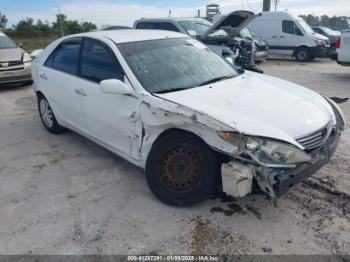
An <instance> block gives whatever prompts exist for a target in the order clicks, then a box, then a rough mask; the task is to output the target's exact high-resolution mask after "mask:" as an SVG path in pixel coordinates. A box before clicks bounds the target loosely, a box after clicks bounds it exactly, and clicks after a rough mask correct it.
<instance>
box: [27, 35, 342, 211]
mask: <svg viewBox="0 0 350 262" xmlns="http://www.w3.org/2000/svg"><path fill="white" fill-rule="evenodd" d="M32 75H33V79H34V91H35V93H36V94H37V97H38V108H39V113H40V116H41V119H42V122H43V124H44V126H45V127H46V128H47V130H48V131H50V132H51V133H54V134H59V133H61V132H64V131H65V129H66V128H68V129H70V130H74V131H76V132H78V133H79V134H82V135H83V136H85V137H87V138H89V139H91V140H93V141H95V142H96V143H98V144H100V145H102V146H103V147H105V148H107V149H109V150H111V151H112V152H114V153H116V154H117V155H119V156H121V157H123V158H125V159H127V160H128V161H130V162H132V163H134V164H135V165H137V166H139V167H141V168H144V169H145V173H146V179H147V182H148V184H149V187H150V188H151V190H152V192H153V193H154V194H155V195H156V196H157V197H158V198H159V199H160V200H161V201H163V202H164V203H167V204H171V205H178V206H185V205H193V204H195V203H198V202H200V201H203V200H205V199H207V198H208V197H209V196H210V195H211V194H212V193H213V191H214V190H215V189H216V188H219V189H221V190H223V191H224V192H226V193H227V194H230V195H233V196H235V197H243V196H245V195H247V194H250V193H253V191H254V190H253V189H254V188H255V186H254V185H257V186H256V188H260V191H263V192H265V193H266V194H268V195H269V196H271V197H272V198H277V197H280V196H281V195H283V194H284V193H285V192H286V191H287V190H288V189H289V188H290V187H291V186H293V185H296V184H298V183H300V182H301V181H303V180H304V179H306V178H307V177H309V176H310V175H312V174H313V173H315V172H316V171H317V170H319V169H320V168H321V167H322V166H324V165H325V164H326V163H328V161H329V159H330V157H331V156H332V154H333V153H334V151H335V150H336V148H337V145H338V142H339V139H340V135H341V131H342V130H343V129H344V126H345V120H344V116H343V113H342V111H341V110H340V108H339V107H338V106H337V105H336V104H334V103H333V102H332V101H330V100H328V99H327V98H324V97H322V96H320V95H318V94H316V93H314V92H312V91H310V90H308V89H306V88H304V87H301V86H298V85H295V84H292V83H289V82H286V81H283V80H280V79H277V78H273V77H270V76H265V75H260V74H255V73H252V72H247V71H243V70H238V69H237V68H235V67H234V66H233V65H231V64H230V63H228V62H227V61H225V60H224V59H222V58H221V57H219V56H218V55H216V54H215V53H214V52H212V51H210V50H209V49H208V48H207V47H205V46H204V45H203V44H201V43H200V42H198V41H196V40H194V39H192V38H190V37H188V36H186V35H183V34H180V33H174V32H167V31H150V30H123V31H102V32H93V33H84V34H79V35H71V36H67V37H64V38H62V39H59V40H57V41H55V42H53V43H52V44H51V45H49V46H48V47H47V48H46V49H45V50H44V51H43V52H42V53H41V54H40V55H39V57H38V58H37V59H35V60H34V63H33V68H32Z"/></svg>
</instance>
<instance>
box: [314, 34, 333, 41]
mask: <svg viewBox="0 0 350 262" xmlns="http://www.w3.org/2000/svg"><path fill="white" fill-rule="evenodd" d="M314 37H315V38H317V39H319V40H329V38H328V37H327V36H324V35H321V34H318V33H315V34H314Z"/></svg>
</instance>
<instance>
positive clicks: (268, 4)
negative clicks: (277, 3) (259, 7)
mask: <svg viewBox="0 0 350 262" xmlns="http://www.w3.org/2000/svg"><path fill="white" fill-rule="evenodd" d="M263 1H264V2H263V12H270V10H271V0H263Z"/></svg>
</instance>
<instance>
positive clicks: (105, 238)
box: [0, 60, 350, 255]
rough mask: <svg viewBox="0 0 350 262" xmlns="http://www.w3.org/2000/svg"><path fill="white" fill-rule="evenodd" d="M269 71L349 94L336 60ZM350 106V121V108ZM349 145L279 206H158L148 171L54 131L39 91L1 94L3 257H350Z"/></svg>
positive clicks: (348, 107)
mask: <svg viewBox="0 0 350 262" xmlns="http://www.w3.org/2000/svg"><path fill="white" fill-rule="evenodd" d="M261 67H262V68H263V69H264V70H265V72H266V73H267V74H270V75H274V76H278V77H281V78H284V79H287V80H290V81H293V82H296V83H299V84H302V85H305V86H306V87H308V88H311V89H313V90H315V91H317V92H319V93H322V94H323V95H327V96H337V97H350V84H349V83H350V68H349V67H348V68H346V67H341V66H338V65H336V64H335V63H333V62H330V61H328V60H318V61H315V62H312V63H307V64H301V63H297V62H295V61H291V60H270V61H268V62H266V63H264V64H262V65H261ZM282 106H283V105H282ZM342 107H343V109H344V111H345V113H346V115H347V116H348V117H349V114H350V102H347V103H345V104H343V105H342ZM281 110H283V108H282V109H281ZM349 120H350V119H349ZM349 146H350V132H349V130H346V131H345V132H344V135H343V137H342V140H341V144H340V146H339V149H338V151H337V153H336V155H335V156H334V158H333V159H332V161H331V162H330V164H329V165H327V166H326V167H324V168H323V169H322V170H321V171H319V172H318V173H317V174H315V175H314V177H313V178H310V179H309V180H307V181H306V182H304V183H303V184H301V185H299V186H297V187H295V188H293V189H292V190H291V191H290V192H289V193H288V194H286V195H285V196H284V197H282V198H281V199H280V200H279V201H278V206H277V207H274V205H273V203H272V202H270V201H269V200H267V199H266V198H265V197H264V196H249V197H246V198H244V199H240V200H237V201H231V202H230V201H229V202H225V201H223V200H220V199H216V200H208V201H206V202H205V203H202V204H200V205H197V206H195V207H191V208H173V207H169V206H165V205H163V204H161V203H160V202H158V201H157V200H156V199H155V197H154V196H153V195H152V194H151V192H150V190H149V189H148V187H147V185H146V181H145V178H144V174H143V172H142V170H140V169H138V168H136V167H134V166H132V165H131V164H129V163H127V162H125V161H124V160H122V159H120V158H118V157H117V156H115V155H113V154H112V153H110V152H108V151H106V150H105V149H103V148H101V147H99V146H97V145H96V144H94V143H92V142H90V141H88V140H86V139H85V138H83V137H81V136H79V135H77V134H74V133H72V132H67V133H66V134H64V135H60V136H54V135H51V134H49V133H48V132H46V130H45V129H44V128H43V126H42V124H41V122H40V120H39V117H38V115H37V111H36V99H35V97H34V96H33V93H32V90H31V88H30V87H2V88H0V181H1V183H0V214H1V219H0V254H3V255H9V254H40V255H44V254H125V255H126V254H141V253H143V254H200V253H205V254H254V255H258V254H308V255H310V254H338V255H346V254H347V255H350V175H349V171H350V150H349Z"/></svg>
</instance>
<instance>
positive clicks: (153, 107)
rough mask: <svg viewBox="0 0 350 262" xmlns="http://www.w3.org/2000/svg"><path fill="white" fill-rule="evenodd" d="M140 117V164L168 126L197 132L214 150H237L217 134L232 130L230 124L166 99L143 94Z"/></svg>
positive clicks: (144, 160) (230, 152) (231, 151)
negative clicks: (222, 122)
mask: <svg viewBox="0 0 350 262" xmlns="http://www.w3.org/2000/svg"><path fill="white" fill-rule="evenodd" d="M140 117H141V122H142V124H143V134H142V136H143V137H142V144H141V148H140V154H141V159H142V160H143V166H145V163H146V160H147V156H148V154H149V152H150V150H151V148H152V145H153V144H154V142H155V141H156V140H157V138H158V137H159V136H160V135H161V134H162V133H164V132H166V131H167V130H170V129H181V130H184V131H188V132H191V133H193V134H196V135H197V136H198V137H200V138H201V139H202V140H203V141H204V142H205V143H207V144H208V145H209V146H210V147H211V148H213V149H214V150H216V151H220V152H223V153H227V154H230V155H232V154H234V152H235V150H237V148H235V147H234V146H233V145H232V144H229V143H227V142H225V141H224V140H223V139H221V138H220V137H219V136H218V135H217V131H235V130H234V129H233V128H232V127H228V126H225V125H223V124H221V123H220V122H218V121H216V120H213V119H211V118H210V117H208V116H206V115H204V114H202V113H199V112H196V111H194V110H191V109H189V108H186V107H184V106H181V105H178V104H176V103H173V102H170V101H168V100H165V99H162V98H158V97H156V96H144V98H143V101H142V103H141V105H140Z"/></svg>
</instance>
